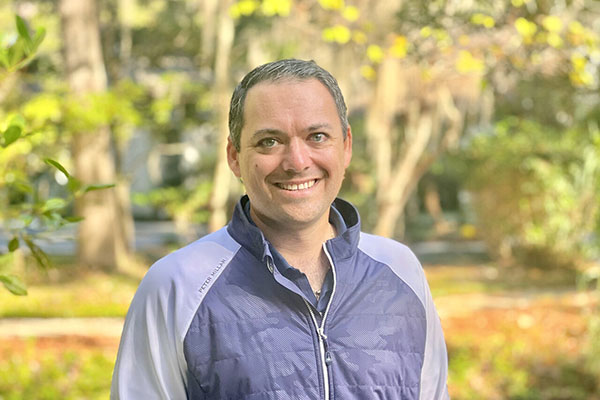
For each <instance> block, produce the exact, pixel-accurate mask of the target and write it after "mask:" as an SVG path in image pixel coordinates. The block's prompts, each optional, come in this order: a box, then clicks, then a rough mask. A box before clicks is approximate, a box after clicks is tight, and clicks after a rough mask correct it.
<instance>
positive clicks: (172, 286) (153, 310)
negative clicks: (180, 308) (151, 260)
mask: <svg viewBox="0 0 600 400" xmlns="http://www.w3.org/2000/svg"><path fill="white" fill-rule="evenodd" d="M167 264H168V263H165V262H162V263H161V261H159V262H158V263H157V264H155V265H153V266H152V267H151V268H150V270H149V271H148V273H147V274H146V276H145V277H144V279H143V280H142V282H141V284H140V286H139V288H138V290H137V292H136V294H135V295H134V298H133V300H132V302H131V305H130V307H129V311H128V312H127V316H126V318H125V324H124V326H123V333H122V335H121V342H120V345H119V351H118V354H117V360H116V363H115V367H114V371H113V378H112V384H111V395H110V398H111V400H119V399H123V400H135V399H144V400H150V399H185V398H187V395H186V372H185V371H186V365H185V359H184V356H183V350H182V344H181V343H180V342H181V334H180V333H179V332H178V330H177V327H176V318H177V317H176V315H175V314H176V312H177V309H176V308H177V301H176V297H177V290H178V288H177V280H176V279H174V278H173V277H172V276H170V274H169V265H167Z"/></svg>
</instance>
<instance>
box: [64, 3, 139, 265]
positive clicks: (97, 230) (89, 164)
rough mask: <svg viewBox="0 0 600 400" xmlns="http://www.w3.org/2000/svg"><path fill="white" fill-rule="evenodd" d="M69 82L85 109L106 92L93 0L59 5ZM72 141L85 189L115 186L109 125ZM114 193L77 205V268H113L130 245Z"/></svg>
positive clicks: (94, 195)
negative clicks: (101, 184) (100, 184)
mask: <svg viewBox="0 0 600 400" xmlns="http://www.w3.org/2000/svg"><path fill="white" fill-rule="evenodd" d="M59 12H60V16H61V21H62V32H63V41H64V57H65V69H66V75H67V81H68V83H69V87H70V89H71V92H72V94H73V96H75V98H77V99H78V101H79V102H80V103H81V104H82V105H83V107H91V106H93V102H92V98H93V96H94V95H95V94H98V93H102V92H104V91H105V90H106V89H107V80H106V71H105V67H104V61H103V58H102V50H101V43H100V35H99V28H98V18H97V12H98V11H97V9H96V3H95V1H94V0H62V1H61V2H60V5H59ZM87 128H88V129H84V130H81V131H78V132H76V133H75V134H74V136H73V145H72V154H73V159H74V167H75V171H76V174H77V176H78V177H79V179H80V180H81V181H82V182H83V183H84V184H90V183H91V182H98V181H100V182H113V181H114V180H115V178H116V175H115V167H114V161H113V159H112V156H111V134H110V130H109V128H108V126H106V125H102V126H96V127H87ZM118 205H119V202H118V199H117V195H116V192H115V191H113V190H111V191H106V192H102V193H100V192H98V193H92V194H90V195H89V196H86V197H85V198H81V199H78V201H77V202H76V210H77V214H78V215H79V216H81V217H82V218H83V220H82V222H81V224H80V225H79V232H78V259H79V262H80V264H81V265H84V266H87V267H94V268H98V267H100V268H105V269H114V268H115V267H117V266H118V265H119V256H122V255H123V254H127V253H128V251H129V244H128V243H127V238H126V235H125V232H126V229H121V224H122V223H123V221H122V220H120V219H119V211H118V210H119V206H118Z"/></svg>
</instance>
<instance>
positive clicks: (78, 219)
mask: <svg viewBox="0 0 600 400" xmlns="http://www.w3.org/2000/svg"><path fill="white" fill-rule="evenodd" d="M83 220H84V218H83V217H79V216H70V217H65V221H67V222H70V223H76V222H81V221H83Z"/></svg>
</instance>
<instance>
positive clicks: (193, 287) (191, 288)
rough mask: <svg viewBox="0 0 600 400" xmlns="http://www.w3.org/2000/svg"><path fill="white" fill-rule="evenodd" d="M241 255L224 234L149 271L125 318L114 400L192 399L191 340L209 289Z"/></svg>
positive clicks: (114, 373) (212, 235)
mask: <svg viewBox="0 0 600 400" xmlns="http://www.w3.org/2000/svg"><path fill="white" fill-rule="evenodd" d="M237 249H239V245H238V244H237V243H235V242H234V241H233V239H232V238H231V237H230V236H229V235H228V234H227V231H226V230H225V228H223V229H221V230H220V231H217V232H215V233H214V234H211V235H209V236H206V237H204V238H202V239H200V240H198V241H196V242H194V243H192V244H190V245H188V246H186V247H184V248H182V249H180V250H178V251H176V252H174V253H171V254H170V255H168V256H166V257H164V258H162V259H161V260H159V261H157V262H156V263H155V264H154V265H153V266H152V267H151V268H150V269H149V270H148V273H147V274H146V276H145V277H144V279H143V280H142V282H141V284H140V286H139V288H138V290H137V292H136V294H135V296H134V298H133V301H132V302H131V305H130V307H129V311H128V312H127V316H126V318H125V325H124V326H123V333H122V336H121V343H120V345H119V352H118V354H117V361H116V363H115V368H114V371H113V378H112V385H111V396H110V398H111V400H119V399H123V400H135V399H143V400H152V399H177V400H181V399H186V398H187V393H186V392H187V391H186V387H187V362H186V360H185V356H184V352H183V341H184V339H185V335H186V333H187V330H188V329H189V326H190V324H191V321H192V319H193V317H194V314H195V313H196V310H197V309H198V307H199V305H200V303H201V302H202V299H203V298H204V296H205V295H206V293H207V291H208V289H209V288H210V286H211V285H212V284H213V283H214V282H215V281H216V280H217V278H218V277H219V276H220V274H221V273H222V272H223V270H224V269H225V267H226V266H227V265H228V263H229V261H230V260H231V258H232V257H233V256H234V254H235V252H236V251H237Z"/></svg>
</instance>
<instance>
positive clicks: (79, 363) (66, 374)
mask: <svg viewBox="0 0 600 400" xmlns="http://www.w3.org/2000/svg"><path fill="white" fill-rule="evenodd" d="M8 345H10V346H11V347H12V350H11V351H9V349H8ZM15 349H16V350H15ZM0 350H2V351H1V352H0V355H1V356H2V357H0V399H2V400H21V399H28V400H45V399H48V400H50V399H64V400H76V399H78V400H79V399H89V400H92V399H108V397H109V394H110V381H111V376H112V368H113V365H114V360H115V354H116V352H115V350H116V348H115V347H114V346H109V347H108V348H102V346H100V347H87V346H81V345H80V344H77V343H76V342H75V343H70V342H69V341H65V340H62V341H61V342H60V343H54V344H53V345H52V346H48V342H47V341H45V340H41V339H29V340H26V341H21V340H13V341H11V343H9V344H7V343H4V346H0Z"/></svg>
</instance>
